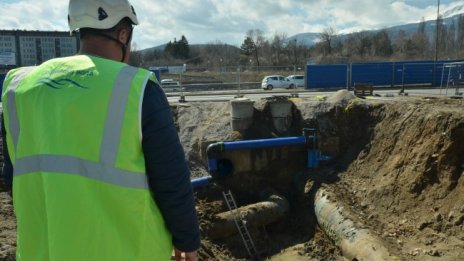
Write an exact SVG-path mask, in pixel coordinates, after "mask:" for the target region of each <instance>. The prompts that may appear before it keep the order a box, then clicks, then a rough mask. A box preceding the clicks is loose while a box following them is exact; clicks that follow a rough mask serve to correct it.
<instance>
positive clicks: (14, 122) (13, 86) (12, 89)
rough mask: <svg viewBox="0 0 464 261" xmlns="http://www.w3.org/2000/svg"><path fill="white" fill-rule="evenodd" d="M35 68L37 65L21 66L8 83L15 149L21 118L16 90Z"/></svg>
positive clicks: (9, 108) (8, 106) (8, 98)
mask: <svg viewBox="0 0 464 261" xmlns="http://www.w3.org/2000/svg"><path fill="white" fill-rule="evenodd" d="M35 68H36V67H35V66H31V67H23V68H21V70H20V71H19V72H18V74H16V75H15V77H14V78H13V80H11V82H10V84H9V85H8V90H7V94H6V95H7V96H6V97H7V98H6V99H7V104H8V105H7V109H8V113H9V114H10V132H11V137H12V139H13V144H14V147H15V150H16V148H17V146H18V138H19V120H18V112H17V111H16V99H15V91H16V89H17V88H18V86H19V84H20V83H21V81H22V80H23V79H24V77H25V76H26V75H27V74H28V73H29V72H30V71H32V70H33V69H35Z"/></svg>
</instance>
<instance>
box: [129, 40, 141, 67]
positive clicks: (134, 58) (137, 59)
mask: <svg viewBox="0 0 464 261" xmlns="http://www.w3.org/2000/svg"><path fill="white" fill-rule="evenodd" d="M129 64H130V65H132V66H137V67H138V66H141V65H142V54H141V53H140V51H138V50H137V43H135V42H134V43H132V45H131V52H130V57H129Z"/></svg>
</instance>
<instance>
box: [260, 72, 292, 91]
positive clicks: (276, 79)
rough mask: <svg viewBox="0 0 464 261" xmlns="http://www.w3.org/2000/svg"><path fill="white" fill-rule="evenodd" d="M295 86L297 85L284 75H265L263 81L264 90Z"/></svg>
mask: <svg viewBox="0 0 464 261" xmlns="http://www.w3.org/2000/svg"><path fill="white" fill-rule="evenodd" d="M293 87H295V84H293V82H291V81H289V80H288V79H287V78H285V77H284V76H282V75H269V76H265V77H264V78H263V80H262V82H261V88H263V89H264V90H272V89H274V88H285V89H290V88H293Z"/></svg>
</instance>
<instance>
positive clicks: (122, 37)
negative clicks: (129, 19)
mask: <svg viewBox="0 0 464 261" xmlns="http://www.w3.org/2000/svg"><path fill="white" fill-rule="evenodd" d="M128 38H129V31H128V30H127V29H124V28H121V29H119V30H118V40H119V41H120V42H122V43H124V44H126V43H127V40H128Z"/></svg>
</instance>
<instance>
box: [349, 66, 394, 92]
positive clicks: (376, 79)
mask: <svg viewBox="0 0 464 261" xmlns="http://www.w3.org/2000/svg"><path fill="white" fill-rule="evenodd" d="M392 72H393V63H389V62H383V63H356V64H353V65H352V66H351V85H352V86H354V84H355V83H357V82H363V83H372V84H374V85H391V83H392V81H393V75H392Z"/></svg>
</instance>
